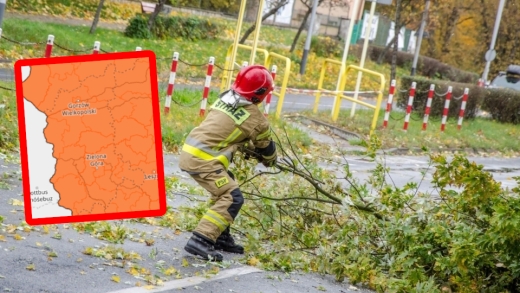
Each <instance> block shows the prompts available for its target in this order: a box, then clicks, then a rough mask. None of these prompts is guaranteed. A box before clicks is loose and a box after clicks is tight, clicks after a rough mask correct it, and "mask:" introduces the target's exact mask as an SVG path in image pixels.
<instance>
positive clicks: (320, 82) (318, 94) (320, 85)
mask: <svg viewBox="0 0 520 293" xmlns="http://www.w3.org/2000/svg"><path fill="white" fill-rule="evenodd" d="M327 64H336V65H339V66H340V68H341V61H337V60H334V59H328V58H327V59H325V60H323V65H322V66H321V72H320V79H319V80H318V90H317V92H316V99H315V100H314V110H313V112H314V113H316V112H317V111H318V104H319V103H320V98H321V91H324V90H327V89H324V88H323V81H324V80H325V72H326V71H327ZM339 74H341V72H340V73H339ZM339 74H338V75H339Z"/></svg>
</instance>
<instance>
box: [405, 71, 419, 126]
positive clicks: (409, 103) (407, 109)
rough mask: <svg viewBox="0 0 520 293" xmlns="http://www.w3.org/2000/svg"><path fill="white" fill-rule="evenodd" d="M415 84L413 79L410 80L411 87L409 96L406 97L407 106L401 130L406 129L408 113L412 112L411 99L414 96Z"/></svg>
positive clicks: (408, 119) (408, 118)
mask: <svg viewBox="0 0 520 293" xmlns="http://www.w3.org/2000/svg"><path fill="white" fill-rule="evenodd" d="M416 86H417V83H416V82H415V81H414V82H412V87H411V88H410V96H409V97H408V107H406V116H405V117H404V125H403V130H404V131H408V122H409V121H410V114H411V113H412V105H413V99H414V97H415V87H416Z"/></svg>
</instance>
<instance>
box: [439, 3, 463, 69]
mask: <svg viewBox="0 0 520 293" xmlns="http://www.w3.org/2000/svg"><path fill="white" fill-rule="evenodd" d="M459 17H460V11H459V9H458V8H457V7H454V8H453V10H452V11H451V13H450V17H449V18H448V22H447V23H446V28H447V31H446V33H445V34H444V37H443V38H442V41H443V42H442V49H441V52H442V56H443V57H447V55H448V54H449V53H450V52H451V48H450V41H451V37H452V36H453V34H454V33H455V28H456V24H457V21H458V20H459ZM442 61H445V60H442Z"/></svg>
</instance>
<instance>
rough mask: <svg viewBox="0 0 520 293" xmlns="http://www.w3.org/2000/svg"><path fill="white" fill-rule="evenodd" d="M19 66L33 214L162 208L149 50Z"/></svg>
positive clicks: (133, 210)
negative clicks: (123, 55) (146, 54)
mask: <svg viewBox="0 0 520 293" xmlns="http://www.w3.org/2000/svg"><path fill="white" fill-rule="evenodd" d="M21 72H22V81H23V105H24V116H25V131H26V135H25V139H26V149H27V164H28V175H29V186H30V203H31V212H32V218H34V219H37V218H48V217H74V216H82V215H98V214H114V213H128V212H138V211H150V210H159V209H160V190H159V184H158V183H159V182H158V179H160V178H159V176H158V171H160V170H157V169H158V164H157V157H158V156H157V149H156V135H157V134H156V130H155V126H154V112H153V103H154V101H153V100H152V87H151V80H150V75H151V74H150V60H149V58H130V59H128V58H127V59H116V60H100V61H90V62H76V63H57V64H43V65H32V66H22V67H21ZM160 147H162V146H160ZM161 157H162V154H161ZM161 166H162V162H161ZM161 174H162V173H161Z"/></svg>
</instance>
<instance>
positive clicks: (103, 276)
mask: <svg viewBox="0 0 520 293" xmlns="http://www.w3.org/2000/svg"><path fill="white" fill-rule="evenodd" d="M315 138H316V139H319V138H320V137H318V136H315ZM342 143H344V142H342ZM378 159H379V160H384V161H385V162H386V164H387V165H388V166H389V167H390V168H391V170H390V174H389V175H388V177H389V179H390V177H391V179H392V180H393V182H394V183H395V184H396V186H403V185H404V184H407V183H408V182H417V183H419V182H421V181H422V180H423V181H424V182H422V183H421V185H420V187H419V189H420V191H422V192H429V193H431V194H432V195H433V196H435V190H434V189H433V188H432V186H431V184H429V183H428V182H429V181H430V180H431V173H432V172H433V170H431V168H429V163H428V158H427V157H423V156H389V157H386V158H383V157H379V158H378ZM469 159H470V160H472V161H475V162H476V163H478V164H482V165H484V166H485V170H487V171H489V172H491V173H492V174H493V176H494V178H495V179H496V180H498V181H500V182H501V183H502V186H503V187H509V188H511V187H514V186H515V182H514V181H513V179H512V177H513V176H520V167H519V166H520V158H508V159H498V158H485V157H469ZM164 161H165V172H166V173H167V174H168V175H176V176H179V177H181V178H183V179H182V180H183V181H184V182H187V183H194V182H192V181H191V179H189V178H188V177H187V176H186V174H183V173H182V172H181V171H180V170H179V169H178V167H177V166H178V161H177V156H176V155H171V154H167V155H165V157H164ZM346 162H347V163H348V164H349V165H350V168H351V170H352V172H353V174H354V178H355V179H357V180H360V181H364V180H365V179H366V178H368V176H369V175H370V171H371V170H372V169H373V168H374V167H375V162H370V161H367V160H366V158H364V157H361V156H348V157H347V158H346ZM342 163H345V162H339V163H337V164H334V163H329V164H325V163H322V166H323V167H324V168H326V169H329V170H333V171H336V172H338V173H339V172H340V171H339V170H341V164H342ZM261 168H262V167H259V169H261ZM0 170H2V173H3V176H2V178H3V179H2V182H3V183H2V187H4V188H6V187H8V188H9V189H8V190H5V189H4V190H1V191H0V215H2V216H4V217H6V219H5V221H4V223H3V224H2V225H1V226H0V289H1V290H5V291H6V292H77V293H81V292H104V293H115V292H118V293H135V292H177V291H178V288H184V289H183V292H200V291H201V290H203V291H207V292H295V293H296V292H298V293H300V292H317V291H318V289H320V290H323V289H325V290H326V292H343V293H345V292H371V291H368V290H365V291H363V290H361V291H360V290H354V289H353V288H352V287H351V285H350V284H349V283H347V282H344V283H337V282H335V281H334V280H333V278H332V277H331V276H319V275H315V274H298V273H295V274H283V273H280V272H266V271H262V270H260V269H258V268H255V267H249V266H244V265H241V264H239V263H238V262H237V260H238V259H239V258H240V256H238V255H232V254H225V258H226V262H225V265H226V267H224V268H220V272H219V274H217V275H213V276H211V277H210V278H206V277H203V276H204V273H205V272H208V271H209V269H210V266H208V265H207V264H205V263H204V262H203V261H201V260H198V259H195V258H193V257H191V256H190V255H189V254H187V253H186V252H184V250H183V249H182V248H183V246H184V244H185V242H186V241H187V238H188V237H189V233H180V234H175V233H174V231H173V230H171V229H168V228H157V227H154V226H151V225H146V224H137V223H130V222H127V221H116V222H119V223H120V224H122V225H123V226H124V227H127V228H129V229H131V230H132V231H133V232H132V234H133V235H134V236H135V237H136V238H140V239H144V238H153V239H154V240H155V243H154V244H153V245H152V246H147V245H146V244H145V243H140V242H139V241H132V240H126V241H125V242H124V243H123V244H118V245H116V246H115V247H119V248H122V249H124V251H126V252H130V251H133V252H136V253H138V254H139V255H140V256H141V258H142V260H136V261H135V263H136V264H137V265H139V266H140V267H143V268H146V269H148V270H150V271H151V272H152V273H155V274H160V273H159V272H160V270H159V269H158V267H160V266H164V267H166V268H168V267H170V266H173V267H174V268H176V269H178V270H179V271H180V274H179V277H178V278H179V279H176V278H171V280H170V281H167V282H165V284H164V285H163V286H159V287H156V289H155V290H147V289H144V287H136V283H137V282H139V281H140V282H141V284H143V285H145V282H144V281H143V280H142V279H141V280H140V279H138V278H136V277H134V276H132V275H130V274H129V273H127V272H126V271H127V270H128V269H129V264H128V263H126V264H124V265H122V263H123V262H122V261H121V260H117V259H116V260H106V259H103V258H97V257H94V256H88V255H85V254H83V253H82V252H83V251H84V250H85V249H86V248H87V247H90V248H96V247H97V248H103V247H106V246H107V245H110V243H107V242H105V241H101V240H98V239H96V238H94V237H92V236H90V235H88V234H87V233H85V234H81V233H78V232H77V231H75V230H74V229H73V228H71V227H70V225H56V226H55V228H53V229H50V231H49V232H48V233H46V232H45V231H44V230H43V228H42V227H32V228H30V229H29V230H27V231H24V229H23V225H22V222H23V220H24V213H23V206H17V205H13V203H14V202H13V201H12V200H13V199H17V200H23V197H22V190H21V185H20V184H21V181H20V180H19V176H20V167H19V164H18V163H17V162H16V161H15V162H6V161H5V160H3V159H2V160H0ZM421 172H425V174H426V175H425V177H424V178H422V176H421ZM198 199H202V198H198ZM168 204H169V205H170V206H171V207H172V208H176V207H179V206H184V205H189V204H190V201H189V200H188V199H187V198H186V197H185V196H184V195H182V194H177V195H175V197H174V198H172V199H169V201H168ZM13 229H14V230H13ZM17 229H18V230H17ZM11 230H13V231H11ZM15 234H18V235H19V236H21V237H22V238H19V240H16V239H15ZM58 234H59V235H60V236H61V237H59V239H58V238H57V237H56V236H57V235H58ZM50 252H55V253H56V255H57V257H49V253H50ZM183 259H186V260H187V261H188V263H189V265H188V266H183V264H182V261H183ZM31 265H34V270H28V269H27V268H28V267H29V266H31ZM120 266H123V267H120ZM113 276H118V277H120V282H119V283H116V282H114V281H112V280H111V278H112V277H113ZM9 290H10V291H9Z"/></svg>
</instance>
